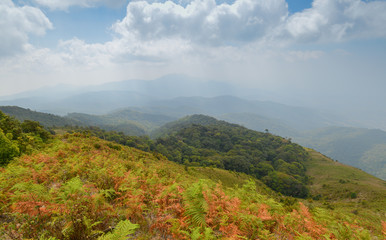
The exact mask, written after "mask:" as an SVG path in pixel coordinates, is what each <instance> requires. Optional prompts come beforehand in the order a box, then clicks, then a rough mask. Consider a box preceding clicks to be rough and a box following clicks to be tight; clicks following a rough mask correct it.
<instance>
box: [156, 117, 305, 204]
mask: <svg viewBox="0 0 386 240" xmlns="http://www.w3.org/2000/svg"><path fill="white" fill-rule="evenodd" d="M192 121H194V122H198V123H203V124H204V125H197V124H191V122H192ZM184 122H185V124H184ZM155 149H156V151H157V152H159V153H161V154H163V155H165V156H167V157H168V159H169V160H172V161H175V162H178V163H183V164H186V165H193V166H214V167H217V168H222V169H226V170H233V171H237V172H243V173H246V174H249V175H251V176H254V177H256V178H259V179H262V180H263V182H264V183H266V184H267V185H268V186H269V187H271V188H272V189H273V190H275V191H278V192H281V193H283V194H285V195H288V196H294V197H307V195H308V189H307V187H306V184H307V182H308V178H307V176H306V174H305V171H306V169H305V167H304V161H306V159H307V158H308V154H307V152H306V151H305V150H304V149H303V148H302V147H301V146H299V145H297V144H293V143H291V141H290V140H288V139H284V138H281V137H277V136H274V135H272V134H269V133H261V132H255V131H252V130H249V129H246V128H244V127H241V126H239V125H235V124H229V123H226V122H224V121H218V120H216V119H214V118H211V117H207V116H203V115H194V116H192V117H190V118H185V119H184V120H182V121H179V122H177V124H176V127H171V128H170V129H169V135H166V136H165V137H161V138H158V139H157V140H156V141H155Z"/></svg>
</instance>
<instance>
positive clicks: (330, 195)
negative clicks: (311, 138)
mask: <svg viewBox="0 0 386 240" xmlns="http://www.w3.org/2000/svg"><path fill="white" fill-rule="evenodd" d="M307 151H308V152H309V153H310V156H311V160H309V161H307V163H306V167H307V174H308V175H309V176H311V177H312V184H311V185H310V191H311V194H312V196H313V198H314V199H315V198H320V200H317V201H312V200H311V202H312V204H314V205H316V206H324V207H327V208H331V209H334V210H335V211H337V212H339V211H340V212H342V213H346V214H354V215H357V216H359V217H361V218H363V219H367V221H368V225H371V224H372V223H373V222H380V221H386V182H385V181H383V180H381V179H379V178H376V177H374V176H372V175H370V174H368V173H366V172H364V171H362V170H360V169H357V168H355V167H351V166H347V165H344V164H341V163H339V162H336V161H334V160H331V159H329V158H327V157H326V156H324V155H322V154H320V153H318V152H316V151H314V150H311V149H307ZM377 230H378V231H380V229H377Z"/></svg>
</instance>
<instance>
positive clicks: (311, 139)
mask: <svg viewBox="0 0 386 240" xmlns="http://www.w3.org/2000/svg"><path fill="white" fill-rule="evenodd" d="M294 139H295V140H296V141H297V142H299V143H300V144H302V145H304V146H306V147H310V148H313V149H316V150H317V151H319V152H322V153H323V154H325V155H327V156H329V157H331V158H333V159H336V160H338V161H340V162H342V163H345V164H348V165H351V166H354V167H358V168H360V169H362V170H364V171H366V172H368V173H370V174H373V175H375V176H377V177H379V178H382V179H386V155H385V153H386V132H384V131H382V130H378V129H365V128H348V127H329V128H323V129H317V130H314V131H309V132H304V133H303V134H302V135H299V136H298V137H295V138H294Z"/></svg>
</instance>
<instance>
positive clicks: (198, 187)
mask: <svg viewBox="0 0 386 240" xmlns="http://www.w3.org/2000/svg"><path fill="white" fill-rule="evenodd" d="M203 188H204V181H203V180H200V181H199V182H198V183H195V184H193V185H192V186H191V187H189V188H188V189H186V191H185V194H184V198H185V201H184V203H185V206H186V211H185V214H186V216H188V217H190V220H191V223H192V224H193V225H195V226H205V225H206V222H205V216H206V212H207V208H208V206H207V203H206V201H205V198H204V194H203V193H202V191H203Z"/></svg>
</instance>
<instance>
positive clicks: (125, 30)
mask: <svg viewBox="0 0 386 240" xmlns="http://www.w3.org/2000/svg"><path fill="white" fill-rule="evenodd" d="M287 13H288V10H287V4H286V2H285V1H284V0H271V1H265V0H236V1H235V2H234V3H233V4H225V3H224V4H220V5H217V4H216V2H215V0H194V1H192V2H190V3H189V4H188V5H187V6H186V7H183V6H181V5H178V4H176V3H174V2H172V1H166V2H164V3H148V2H146V1H137V2H130V3H129V4H128V6H127V16H126V17H125V18H124V19H123V20H122V21H120V22H117V23H116V24H115V25H114V26H113V29H114V30H115V31H116V32H117V33H119V34H120V35H121V36H122V37H124V38H138V39H139V40H141V41H143V40H145V41H147V40H156V39H162V38H182V39H187V40H189V41H192V42H195V43H200V44H220V45H222V44H235V43H236V44H237V43H240V42H249V41H255V40H256V39H259V38H262V37H264V36H265V35H266V34H267V33H268V32H269V31H270V30H272V28H275V27H276V26H278V25H280V24H281V23H282V22H283V21H284V20H285V18H286V17H287Z"/></svg>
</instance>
